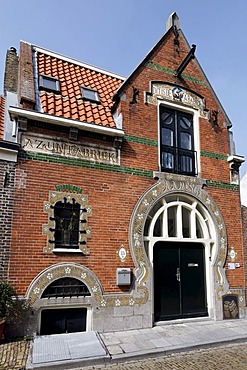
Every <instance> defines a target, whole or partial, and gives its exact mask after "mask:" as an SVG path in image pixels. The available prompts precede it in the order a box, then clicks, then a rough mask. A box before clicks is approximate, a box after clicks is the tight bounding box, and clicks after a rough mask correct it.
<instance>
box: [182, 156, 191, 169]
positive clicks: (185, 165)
mask: <svg viewBox="0 0 247 370" xmlns="http://www.w3.org/2000/svg"><path fill="white" fill-rule="evenodd" d="M180 164H181V171H182V172H186V173H192V158H191V157H188V156H185V155H183V156H181V158H180Z"/></svg>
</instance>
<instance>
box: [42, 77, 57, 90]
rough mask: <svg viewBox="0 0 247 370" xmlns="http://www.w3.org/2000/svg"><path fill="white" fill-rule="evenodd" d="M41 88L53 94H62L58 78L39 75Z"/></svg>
mask: <svg viewBox="0 0 247 370" xmlns="http://www.w3.org/2000/svg"><path fill="white" fill-rule="evenodd" d="M39 88H40V89H43V90H47V91H51V92H60V83H59V80H58V79H57V78H54V77H51V76H44V75H39Z"/></svg>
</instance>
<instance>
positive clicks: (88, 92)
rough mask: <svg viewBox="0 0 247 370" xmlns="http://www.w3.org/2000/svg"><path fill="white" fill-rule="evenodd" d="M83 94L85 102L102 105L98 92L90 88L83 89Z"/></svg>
mask: <svg viewBox="0 0 247 370" xmlns="http://www.w3.org/2000/svg"><path fill="white" fill-rule="evenodd" d="M81 93H82V98H83V99H84V100H89V101H91V102H93V103H100V99H99V95H98V92H97V90H94V89H90V88H88V87H84V86H82V87H81Z"/></svg>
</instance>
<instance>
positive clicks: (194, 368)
mask: <svg viewBox="0 0 247 370" xmlns="http://www.w3.org/2000/svg"><path fill="white" fill-rule="evenodd" d="M93 369H95V370H100V369H105V370H108V369H109V370H142V369H143V370H158V369H164V370H182V369H186V370H235V369H236V370H246V369H247V343H235V344H228V345H224V346H220V347H214V348H210V349H201V350H194V351H190V352H182V353H176V354H173V355H168V356H164V357H156V358H149V359H142V360H138V361H128V362H125V363H118V364H117V363H116V364H111V365H97V366H89V367H83V368H82V370H93Z"/></svg>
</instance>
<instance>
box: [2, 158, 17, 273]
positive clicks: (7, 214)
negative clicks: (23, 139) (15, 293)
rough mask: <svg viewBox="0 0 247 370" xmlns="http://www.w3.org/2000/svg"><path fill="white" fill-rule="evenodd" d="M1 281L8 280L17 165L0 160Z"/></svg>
mask: <svg viewBox="0 0 247 370" xmlns="http://www.w3.org/2000/svg"><path fill="white" fill-rule="evenodd" d="M0 174H1V175H0V183H1V184H3V187H2V191H1V194H0V209H1V218H0V229H1V234H0V245H1V251H0V280H8V272H9V271H8V270H9V258H10V245H11V227H12V219H13V203H14V181H15V163H11V162H7V161H2V160H0Z"/></svg>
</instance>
